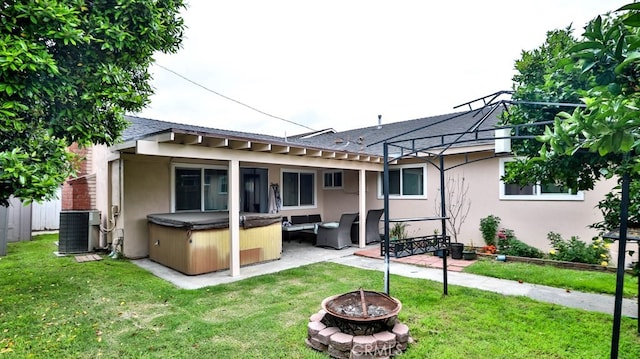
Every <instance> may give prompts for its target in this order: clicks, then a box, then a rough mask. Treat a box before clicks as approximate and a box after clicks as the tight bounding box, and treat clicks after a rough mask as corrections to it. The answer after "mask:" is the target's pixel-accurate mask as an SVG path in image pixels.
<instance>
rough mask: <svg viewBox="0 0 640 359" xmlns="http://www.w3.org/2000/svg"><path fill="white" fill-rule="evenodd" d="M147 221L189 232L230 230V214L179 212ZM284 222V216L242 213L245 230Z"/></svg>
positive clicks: (150, 215)
mask: <svg viewBox="0 0 640 359" xmlns="http://www.w3.org/2000/svg"><path fill="white" fill-rule="evenodd" d="M147 220H148V221H149V222H151V223H155V224H158V225H161V226H165V227H175V228H185V229H187V230H202V229H218V228H229V212H226V211H224V212H179V213H155V214H149V215H147ZM280 222H282V216H280V215H279V214H269V213H240V225H241V226H242V227H243V228H254V227H264V226H268V225H270V224H274V223H280Z"/></svg>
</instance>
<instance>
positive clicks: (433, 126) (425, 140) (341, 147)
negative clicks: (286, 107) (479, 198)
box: [122, 108, 499, 156]
mask: <svg viewBox="0 0 640 359" xmlns="http://www.w3.org/2000/svg"><path fill="white" fill-rule="evenodd" d="M498 112H499V111H496V113H494V114H490V115H489V117H488V118H487V119H486V120H485V121H484V122H483V123H482V124H481V125H480V126H478V129H480V130H483V129H485V130H486V129H492V128H493V127H494V126H495V124H496V123H497V122H498V120H499V119H498V115H497V114H498ZM487 113H488V109H487V108H484V109H480V110H476V111H470V112H456V113H451V114H445V115H439V116H432V117H425V118H420V119H415V120H410V121H401V122H393V123H388V124H383V125H382V126H381V127H380V128H378V126H370V127H364V128H357V129H353V130H348V131H342V132H336V133H333V132H332V131H328V132H326V133H323V131H319V133H321V134H320V135H317V136H313V137H305V138H303V137H301V136H291V137H289V138H284V137H277V136H269V135H263V134H257V133H249V132H240V131H229V130H222V129H216V128H210V127H203V126H193V125H187V124H180V123H173V122H165V121H158V120H151V119H147V118H141V117H134V116H127V117H126V118H127V120H128V121H130V122H131V125H130V126H129V127H128V128H127V129H126V130H125V131H124V133H123V135H122V138H123V140H125V141H128V140H136V139H141V138H144V137H146V136H149V135H152V134H157V133H162V132H168V131H171V130H180V131H186V132H192V133H195V134H203V135H215V136H222V137H226V138H229V139H242V140H248V141H260V142H266V143H274V144H293V145H300V146H307V147H313V148H318V149H326V150H331V151H344V152H351V153H366V154H371V155H377V156H381V155H382V154H383V144H382V141H384V140H389V141H394V142H395V141H401V142H399V143H398V144H399V145H401V146H404V147H414V148H418V149H422V148H425V147H434V146H440V145H442V143H450V142H452V141H453V140H454V139H456V138H458V135H456V134H459V133H464V132H466V131H469V129H470V128H472V127H473V126H474V125H475V124H476V123H477V122H478V121H479V120H480V119H481V118H482V117H483V115H486V114H487ZM493 136H494V135H493V132H492V131H480V132H477V133H474V134H466V135H464V137H463V139H466V140H470V141H472V143H473V144H484V143H489V142H491V141H493ZM410 139H417V140H413V141H410ZM464 144H467V145H469V143H468V142H466V143H464ZM460 145H462V144H457V145H456V146H460ZM390 151H392V152H393V150H391V149H390ZM395 152H397V150H396V151H395Z"/></svg>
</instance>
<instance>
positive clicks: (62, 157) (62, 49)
mask: <svg viewBox="0 0 640 359" xmlns="http://www.w3.org/2000/svg"><path fill="white" fill-rule="evenodd" d="M182 8H184V3H183V0H163V1H155V0H135V1H134V0H123V1H118V2H115V1H112V0H98V1H84V0H72V1H17V0H9V1H5V2H4V3H3V5H2V7H0V34H1V35H0V132H2V133H3V134H10V135H5V136H3V137H2V138H1V139H0V161H1V162H2V163H1V164H2V169H3V170H2V171H0V204H2V203H6V200H7V199H8V197H9V196H10V195H16V196H18V197H21V198H23V199H25V200H27V201H29V200H41V199H47V198H48V197H50V196H51V195H52V194H53V193H54V192H55V191H56V189H57V188H58V187H59V185H60V184H61V183H62V181H63V180H64V179H66V178H67V177H68V176H69V175H70V174H72V168H71V166H70V164H69V162H70V160H71V156H69V155H67V154H65V153H64V151H65V149H66V148H67V147H68V146H69V145H70V144H72V143H74V142H77V143H78V144H79V145H81V146H88V145H92V144H107V145H110V144H113V143H115V141H116V140H117V139H118V137H119V136H120V133H121V131H122V130H123V129H124V128H125V126H126V121H125V120H124V114H125V112H127V111H130V112H135V111H139V110H140V109H141V108H142V107H143V106H144V105H145V104H146V103H147V102H148V98H149V96H150V95H151V94H152V88H151V86H150V85H149V80H150V74H149V73H148V68H149V66H150V65H151V63H152V62H153V54H154V53H155V52H156V51H160V52H165V53H170V52H175V51H177V50H178V48H179V45H180V41H181V37H182V31H183V27H184V25H183V21H182V19H181V18H180V17H179V12H180V10H182ZM25 156H27V157H25Z"/></svg>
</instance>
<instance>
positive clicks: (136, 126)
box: [122, 116, 284, 143]
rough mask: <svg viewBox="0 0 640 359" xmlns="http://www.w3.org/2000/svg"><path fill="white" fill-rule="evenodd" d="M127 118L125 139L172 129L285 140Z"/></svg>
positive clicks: (263, 139) (254, 138)
mask: <svg viewBox="0 0 640 359" xmlns="http://www.w3.org/2000/svg"><path fill="white" fill-rule="evenodd" d="M125 118H126V120H127V121H129V122H130V123H131V125H130V126H129V127H127V129H125V130H124V132H123V133H122V139H123V140H124V141H130V140H138V139H141V138H144V137H146V136H149V135H152V134H157V133H162V132H168V131H170V130H181V131H186V132H192V133H196V134H213V135H219V136H223V137H227V138H234V139H236V138H237V139H244V140H254V141H264V142H277V143H280V142H284V138H283V137H277V136H269V135H263V134H259V133H248V132H240V131H230V130H222V129H218V128H211V127H203V126H194V125H187V124H182V123H175V122H166V121H159V120H152V119H148V118H142V117H136V116H125Z"/></svg>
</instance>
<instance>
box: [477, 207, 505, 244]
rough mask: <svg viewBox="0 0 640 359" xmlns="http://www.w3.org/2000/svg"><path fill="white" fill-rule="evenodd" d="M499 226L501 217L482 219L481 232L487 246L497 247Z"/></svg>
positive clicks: (492, 216) (490, 216) (491, 216)
mask: <svg viewBox="0 0 640 359" xmlns="http://www.w3.org/2000/svg"><path fill="white" fill-rule="evenodd" d="M498 226H500V217H498V216H494V215H493V214H490V215H488V216H487V217H484V218H480V232H481V233H482V238H483V239H484V242H485V243H486V244H487V246H495V245H496V236H497V235H498Z"/></svg>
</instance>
